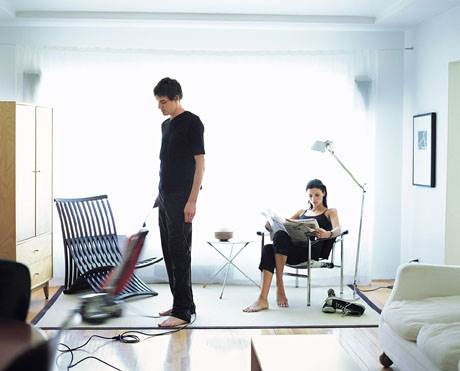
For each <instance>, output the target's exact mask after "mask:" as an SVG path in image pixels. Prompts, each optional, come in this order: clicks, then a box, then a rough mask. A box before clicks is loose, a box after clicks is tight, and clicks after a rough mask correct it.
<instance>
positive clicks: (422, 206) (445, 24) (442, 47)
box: [401, 7, 460, 264]
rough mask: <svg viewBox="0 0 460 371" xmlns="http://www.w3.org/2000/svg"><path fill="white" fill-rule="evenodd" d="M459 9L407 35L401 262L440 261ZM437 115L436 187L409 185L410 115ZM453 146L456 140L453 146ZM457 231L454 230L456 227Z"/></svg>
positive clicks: (459, 51) (459, 34) (459, 35)
mask: <svg viewBox="0 0 460 371" xmlns="http://www.w3.org/2000/svg"><path fill="white" fill-rule="evenodd" d="M459 40H460V7H457V8H454V9H452V10H450V11H449V12H448V13H445V14H442V15H439V16H437V17H435V18H433V19H431V20H428V21H426V22H424V23H422V24H420V25H419V26H417V27H415V28H414V29H412V30H410V31H408V32H406V41H405V42H406V46H413V47H414V50H413V51H412V52H410V53H409V55H407V58H405V67H404V68H405V82H404V127H403V166H402V218H401V222H402V224H401V226H402V230H401V246H402V249H401V261H407V260H409V259H413V258H419V259H421V261H423V262H429V263H439V264H442V263H444V257H445V233H446V232H448V231H446V229H445V222H446V179H447V173H446V171H447V158H448V151H449V149H448V147H447V130H448V120H447V118H448V116H447V113H448V63H449V62H451V61H455V60H459V59H460V44H459ZM431 111H433V112H436V113H437V153H436V187H435V188H425V187H415V186H413V185H412V178H411V174H412V152H411V151H412V115H414V114H418V113H424V112H431ZM457 143H458V142H457ZM457 228H458V227H457Z"/></svg>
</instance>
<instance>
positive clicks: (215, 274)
mask: <svg viewBox="0 0 460 371" xmlns="http://www.w3.org/2000/svg"><path fill="white" fill-rule="evenodd" d="M229 264H230V263H225V264H224V265H223V266H222V267H220V268H219V269H218V270H217V271H216V273H214V274H213V275H212V277H211V278H210V279H209V280H208V282H206V283H205V284H204V285H203V288H205V287H206V286H208V284H209V282H211V281H212V280H213V279H214V277H216V276H217V275H218V274H219V273H220V272H221V271H222V269H224V268H225V267H226V266H227V265H229Z"/></svg>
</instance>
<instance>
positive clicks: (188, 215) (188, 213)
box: [184, 201, 196, 223]
mask: <svg viewBox="0 0 460 371" xmlns="http://www.w3.org/2000/svg"><path fill="white" fill-rule="evenodd" d="M195 213H196V202H193V201H187V203H186V204H185V208H184V221H185V222H186V223H191V222H192V220H193V218H194V216H195Z"/></svg>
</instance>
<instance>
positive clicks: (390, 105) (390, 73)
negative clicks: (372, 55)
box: [372, 50, 407, 278]
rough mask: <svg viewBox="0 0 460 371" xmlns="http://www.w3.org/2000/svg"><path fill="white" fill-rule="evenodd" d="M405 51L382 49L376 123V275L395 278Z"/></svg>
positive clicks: (398, 225)
mask: <svg viewBox="0 0 460 371" xmlns="http://www.w3.org/2000/svg"><path fill="white" fill-rule="evenodd" d="M405 53H407V52H405V51H402V50H397V51H381V52H380V53H379V69H378V83H377V101H378V105H377V107H376V113H375V115H376V119H375V120H376V125H375V137H376V144H377V145H376V148H375V156H376V158H375V166H376V169H375V178H376V179H375V193H376V198H375V204H374V207H375V217H374V221H375V228H374V246H373V258H372V272H373V276H374V278H392V277H394V276H395V269H396V267H397V266H398V265H399V263H400V238H401V237H400V236H401V235H400V233H401V225H400V216H401V213H400V209H401V176H400V172H399V169H400V163H401V155H402V136H401V134H402V130H401V118H402V96H403V91H402V83H401V82H402V81H403V67H402V66H403V59H404V54H405Z"/></svg>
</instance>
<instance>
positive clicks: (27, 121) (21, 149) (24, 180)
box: [16, 104, 35, 241]
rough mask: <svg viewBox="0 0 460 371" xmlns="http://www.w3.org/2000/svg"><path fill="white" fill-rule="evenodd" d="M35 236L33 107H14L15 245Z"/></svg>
mask: <svg viewBox="0 0 460 371" xmlns="http://www.w3.org/2000/svg"><path fill="white" fill-rule="evenodd" d="M33 236H35V107H33V106H26V105H20V104H18V105H17V106H16V241H21V240H24V239H26V238H30V237H33Z"/></svg>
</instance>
